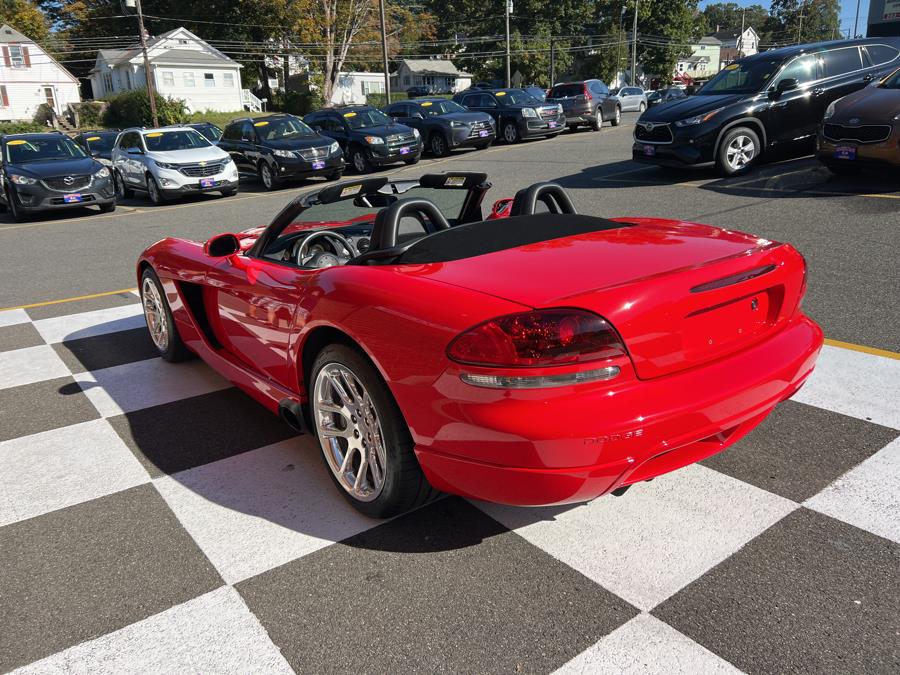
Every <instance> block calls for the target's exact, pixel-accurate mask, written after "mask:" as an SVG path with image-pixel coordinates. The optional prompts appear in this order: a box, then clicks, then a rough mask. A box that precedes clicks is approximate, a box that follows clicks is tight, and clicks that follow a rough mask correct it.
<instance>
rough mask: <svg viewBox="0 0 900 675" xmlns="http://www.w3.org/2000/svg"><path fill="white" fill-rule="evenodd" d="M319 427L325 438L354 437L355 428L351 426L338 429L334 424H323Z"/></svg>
mask: <svg viewBox="0 0 900 675" xmlns="http://www.w3.org/2000/svg"><path fill="white" fill-rule="evenodd" d="M319 429H320V430H321V431H322V435H323V436H324V437H325V438H353V430H352V429H350V428H349V427H348V428H346V429H338V428H337V427H336V426H334V425H332V424H325V423H323V424H321V425H320V426H319Z"/></svg>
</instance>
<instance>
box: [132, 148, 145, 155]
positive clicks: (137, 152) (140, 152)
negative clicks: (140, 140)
mask: <svg viewBox="0 0 900 675" xmlns="http://www.w3.org/2000/svg"><path fill="white" fill-rule="evenodd" d="M128 154H129V155H143V154H144V151H143V150H141V149H140V148H128Z"/></svg>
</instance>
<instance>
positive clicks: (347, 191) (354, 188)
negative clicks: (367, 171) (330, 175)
mask: <svg viewBox="0 0 900 675" xmlns="http://www.w3.org/2000/svg"><path fill="white" fill-rule="evenodd" d="M360 190H362V185H348V186H347V187H345V188H344V189H343V190H341V197H349V196H350V195H355V194H357V193H358V192H359V191H360Z"/></svg>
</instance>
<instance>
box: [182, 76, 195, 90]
mask: <svg viewBox="0 0 900 675" xmlns="http://www.w3.org/2000/svg"><path fill="white" fill-rule="evenodd" d="M181 77H182V80H183V82H184V86H185V87H193V86H195V85H194V74H193V73H182V75H181Z"/></svg>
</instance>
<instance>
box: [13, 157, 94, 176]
mask: <svg viewBox="0 0 900 675" xmlns="http://www.w3.org/2000/svg"><path fill="white" fill-rule="evenodd" d="M102 166H103V165H102V164H100V162H98V161H96V160H94V159H92V158H91V157H80V158H78V159H52V160H48V161H46V162H26V163H25V164H10V165H8V166H7V170H9V171H11V172H13V173H21V174H25V175H28V176H33V177H34V178H49V177H50V176H67V175H85V174H89V173H94V172H95V171H99V170H100V169H101V168H102Z"/></svg>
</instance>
